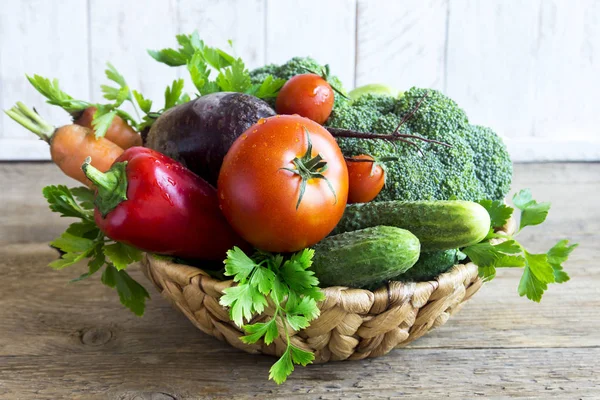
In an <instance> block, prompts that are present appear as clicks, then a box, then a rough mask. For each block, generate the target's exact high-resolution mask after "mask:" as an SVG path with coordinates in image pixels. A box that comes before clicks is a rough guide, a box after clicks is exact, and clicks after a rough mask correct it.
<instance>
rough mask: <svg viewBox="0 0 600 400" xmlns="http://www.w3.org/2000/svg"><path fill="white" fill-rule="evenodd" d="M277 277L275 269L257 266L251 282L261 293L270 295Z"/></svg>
mask: <svg viewBox="0 0 600 400" xmlns="http://www.w3.org/2000/svg"><path fill="white" fill-rule="evenodd" d="M275 278H276V277H275V273H274V272H273V271H271V270H270V269H268V268H265V267H259V266H257V267H256V270H255V271H254V273H253V274H252V278H251V279H250V284H251V285H252V286H255V287H256V288H257V289H258V291H259V292H260V293H262V294H264V295H268V294H269V292H270V291H271V288H273V281H274V280H275Z"/></svg>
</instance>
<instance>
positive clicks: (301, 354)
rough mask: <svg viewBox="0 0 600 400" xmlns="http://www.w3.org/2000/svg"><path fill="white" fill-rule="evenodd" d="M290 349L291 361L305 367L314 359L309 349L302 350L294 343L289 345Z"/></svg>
mask: <svg viewBox="0 0 600 400" xmlns="http://www.w3.org/2000/svg"><path fill="white" fill-rule="evenodd" d="M290 349H291V351H292V361H294V363H295V364H300V365H302V366H303V367H306V366H307V365H308V364H310V363H311V362H313V360H314V359H315V355H314V354H313V353H311V352H310V351H305V350H302V349H300V348H298V347H296V346H294V345H290Z"/></svg>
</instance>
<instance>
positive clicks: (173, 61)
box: [148, 49, 188, 67]
mask: <svg viewBox="0 0 600 400" xmlns="http://www.w3.org/2000/svg"><path fill="white" fill-rule="evenodd" d="M148 54H150V56H151V57H152V58H154V59H155V60H156V61H158V62H161V63H163V64H167V65H168V66H170V67H178V66H180V65H185V64H186V63H187V60H188V57H187V56H186V55H185V54H182V53H181V52H179V51H177V50H175V49H162V50H148Z"/></svg>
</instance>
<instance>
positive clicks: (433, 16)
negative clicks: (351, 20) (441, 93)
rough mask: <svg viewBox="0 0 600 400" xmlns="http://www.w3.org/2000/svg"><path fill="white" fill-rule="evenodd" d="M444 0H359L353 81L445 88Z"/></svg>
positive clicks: (401, 88) (446, 7)
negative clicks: (354, 79) (354, 76)
mask: <svg viewBox="0 0 600 400" xmlns="http://www.w3.org/2000/svg"><path fill="white" fill-rule="evenodd" d="M447 12H448V2H447V1H446V0H427V1H421V0H403V1H387V0H358V24H357V33H356V34H357V40H356V60H357V63H356V86H360V85H364V84H368V83H385V84H387V85H390V86H392V87H395V88H396V89H399V90H407V89H409V88H411V87H413V86H420V87H429V88H433V89H443V88H444V85H445V77H444V64H445V46H446V18H447Z"/></svg>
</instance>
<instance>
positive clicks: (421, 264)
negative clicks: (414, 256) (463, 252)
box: [391, 249, 460, 282]
mask: <svg viewBox="0 0 600 400" xmlns="http://www.w3.org/2000/svg"><path fill="white" fill-rule="evenodd" d="M458 254H459V251H458V250H457V249H451V250H442V251H432V252H429V253H421V256H420V257H419V261H417V263H416V264H415V265H413V266H412V268H411V269H409V270H408V271H406V272H404V273H403V274H400V275H399V276H396V277H395V278H392V279H391V280H392V281H403V282H409V281H410V282H427V281H432V280H434V279H435V278H437V276H438V275H440V274H443V273H444V272H447V271H448V270H449V269H450V268H452V267H453V266H454V265H456V264H457V263H458V262H459V260H460V258H459V257H458Z"/></svg>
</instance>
